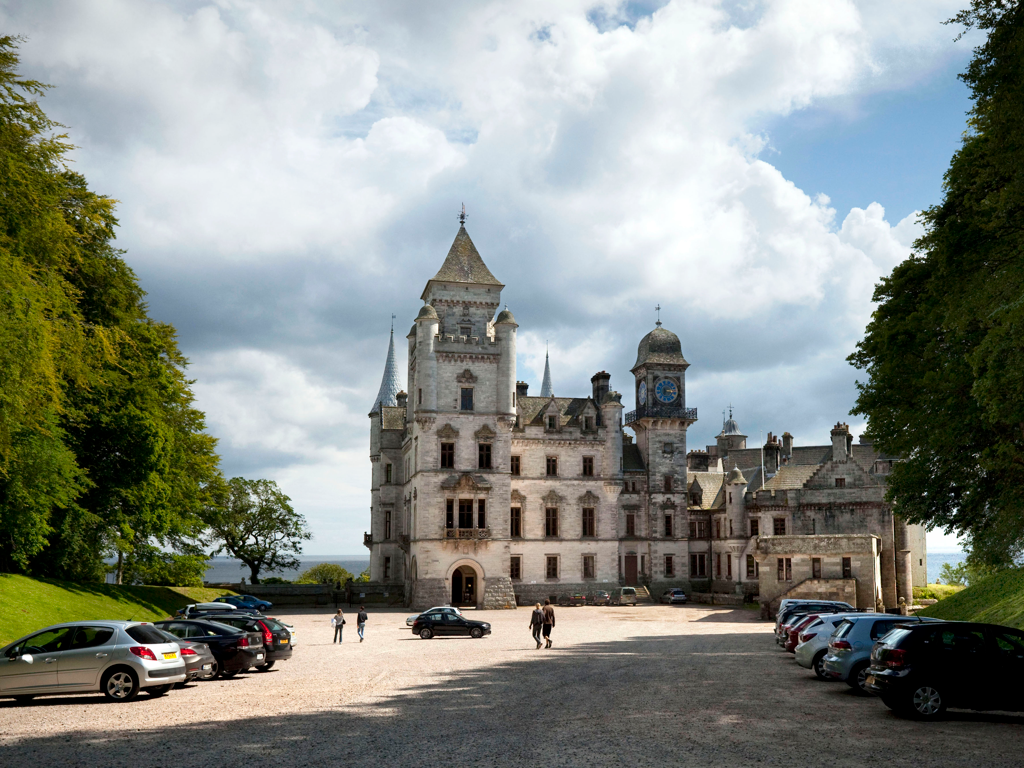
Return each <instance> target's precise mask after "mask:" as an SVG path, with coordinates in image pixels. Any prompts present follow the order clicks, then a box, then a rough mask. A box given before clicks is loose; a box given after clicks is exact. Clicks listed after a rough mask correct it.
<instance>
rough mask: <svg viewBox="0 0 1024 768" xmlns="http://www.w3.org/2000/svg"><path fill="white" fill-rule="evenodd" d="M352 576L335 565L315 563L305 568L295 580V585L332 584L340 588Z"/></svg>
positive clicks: (350, 579)
mask: <svg viewBox="0 0 1024 768" xmlns="http://www.w3.org/2000/svg"><path fill="white" fill-rule="evenodd" d="M352 580H353V576H352V574H351V573H349V572H348V571H346V570H345V569H344V568H342V567H341V566H340V565H338V564H337V563H317V564H316V565H314V566H312V567H311V568H307V569H306V570H305V571H304V572H303V574H302V575H301V576H299V578H298V579H297V580H296V582H295V583H296V584H334V585H335V586H338V587H340V586H342V585H343V584H345V583H346V582H348V581H352Z"/></svg>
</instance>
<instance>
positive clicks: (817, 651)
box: [794, 613, 889, 680]
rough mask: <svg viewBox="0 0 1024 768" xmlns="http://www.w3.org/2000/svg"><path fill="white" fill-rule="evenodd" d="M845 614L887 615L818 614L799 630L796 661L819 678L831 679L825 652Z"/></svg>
mask: <svg viewBox="0 0 1024 768" xmlns="http://www.w3.org/2000/svg"><path fill="white" fill-rule="evenodd" d="M847 616H878V617H888V616H889V614H886V613H852V614H851V613H833V614H824V615H821V614H819V615H818V618H817V619H815V620H814V621H812V622H811V623H810V624H808V625H807V626H806V627H805V628H804V629H802V630H801V631H800V637H799V640H800V642H799V644H798V645H797V647H796V649H795V651H794V654H795V656H794V658H795V659H796V663H797V664H799V665H800V666H801V667H803V668H804V669H812V670H814V674H815V675H817V677H818V679H819V680H831V679H832V678H830V677H829V676H828V675H826V674H825V666H824V662H825V654H826V653H828V643H829V640H831V639H832V633H833V632H835V631H836V627H838V626H839V624H840V622H842V620H843V619H845V618H846V617H847Z"/></svg>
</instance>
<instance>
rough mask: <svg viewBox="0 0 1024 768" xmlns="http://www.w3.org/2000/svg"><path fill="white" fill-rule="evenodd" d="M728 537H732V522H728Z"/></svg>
mask: <svg viewBox="0 0 1024 768" xmlns="http://www.w3.org/2000/svg"><path fill="white" fill-rule="evenodd" d="M729 535H730V536H732V520H730V521H729Z"/></svg>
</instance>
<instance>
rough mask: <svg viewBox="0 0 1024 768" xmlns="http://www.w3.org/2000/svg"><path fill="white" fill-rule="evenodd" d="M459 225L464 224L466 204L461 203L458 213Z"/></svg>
mask: <svg viewBox="0 0 1024 768" xmlns="http://www.w3.org/2000/svg"><path fill="white" fill-rule="evenodd" d="M459 225H460V226H463V227H464V226H466V204H465V203H463V204H462V211H461V212H460V213H459Z"/></svg>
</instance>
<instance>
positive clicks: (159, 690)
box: [146, 685, 171, 699]
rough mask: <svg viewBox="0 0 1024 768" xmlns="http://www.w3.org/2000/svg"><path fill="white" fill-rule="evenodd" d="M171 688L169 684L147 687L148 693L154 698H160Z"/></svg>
mask: <svg viewBox="0 0 1024 768" xmlns="http://www.w3.org/2000/svg"><path fill="white" fill-rule="evenodd" d="M169 690H171V686H169V685H154V686H153V687H152V688H147V689H146V693H148V694H149V695H150V696H152V697H153V698H154V699H158V698H160V697H161V696H163V695H164V694H165V693H167V692H168V691H169Z"/></svg>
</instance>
